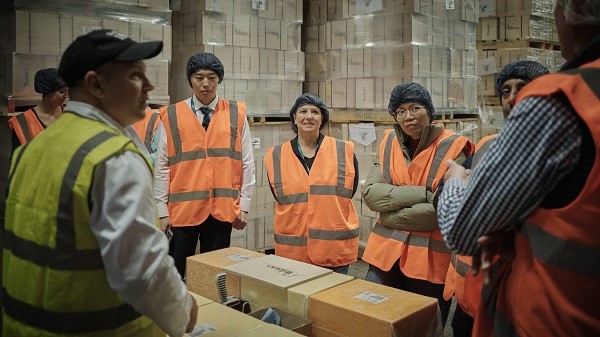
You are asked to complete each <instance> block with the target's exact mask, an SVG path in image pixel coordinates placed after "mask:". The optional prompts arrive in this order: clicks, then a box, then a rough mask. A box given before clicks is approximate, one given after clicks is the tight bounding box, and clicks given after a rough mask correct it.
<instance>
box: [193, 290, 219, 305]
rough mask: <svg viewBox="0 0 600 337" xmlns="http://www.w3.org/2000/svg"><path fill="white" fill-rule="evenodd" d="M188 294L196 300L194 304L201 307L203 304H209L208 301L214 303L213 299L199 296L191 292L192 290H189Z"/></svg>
mask: <svg viewBox="0 0 600 337" xmlns="http://www.w3.org/2000/svg"><path fill="white" fill-rule="evenodd" d="M190 294H191V295H192V297H194V299H195V300H196V304H197V305H198V306H199V307H201V306H203V305H207V304H210V303H214V301H213V300H210V299H208V298H206V297H204V296H200V295H198V294H196V293H193V292H190Z"/></svg>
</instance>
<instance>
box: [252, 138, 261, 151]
mask: <svg viewBox="0 0 600 337" xmlns="http://www.w3.org/2000/svg"><path fill="white" fill-rule="evenodd" d="M252 148H253V149H260V138H252Z"/></svg>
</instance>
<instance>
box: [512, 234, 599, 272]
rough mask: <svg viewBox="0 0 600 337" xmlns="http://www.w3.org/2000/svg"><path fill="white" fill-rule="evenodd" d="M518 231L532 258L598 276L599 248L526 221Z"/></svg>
mask: <svg viewBox="0 0 600 337" xmlns="http://www.w3.org/2000/svg"><path fill="white" fill-rule="evenodd" d="M519 232H520V233H521V234H523V236H525V237H526V238H527V239H528V242H529V245H530V246H531V254H532V255H533V257H534V258H536V259H538V260H541V261H542V262H544V263H547V264H551V265H554V266H557V267H559V268H562V269H566V270H570V271H572V272H575V273H580V274H586V275H591V276H596V277H597V276H600V263H598V261H600V249H599V248H594V247H590V246H585V245H582V244H580V243H577V242H573V241H569V240H565V239H563V238H560V237H557V236H555V235H553V234H551V233H548V232H546V231H544V230H543V229H541V228H540V227H538V226H535V225H533V224H531V223H527V222H525V223H524V224H523V226H522V227H521V229H519Z"/></svg>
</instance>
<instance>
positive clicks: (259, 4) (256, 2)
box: [252, 0, 267, 11]
mask: <svg viewBox="0 0 600 337" xmlns="http://www.w3.org/2000/svg"><path fill="white" fill-rule="evenodd" d="M252 9H258V10H259V11H264V10H267V0H252Z"/></svg>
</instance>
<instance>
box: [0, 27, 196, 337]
mask: <svg viewBox="0 0 600 337" xmlns="http://www.w3.org/2000/svg"><path fill="white" fill-rule="evenodd" d="M161 50H162V42H160V41H154V42H145V43H136V42H135V41H133V40H131V39H129V38H127V37H125V36H122V35H119V34H117V33H115V32H113V31H109V30H97V31H94V32H91V33H89V34H87V35H84V36H80V37H78V38H77V39H76V40H75V41H74V42H73V43H72V44H71V45H70V46H69V47H68V48H67V49H66V50H65V52H64V54H63V56H62V59H61V63H60V67H59V74H60V75H61V77H62V78H63V79H64V81H65V82H66V83H67V85H68V86H69V88H70V94H71V100H70V102H69V103H68V104H67V106H66V108H65V112H64V113H63V115H62V116H61V118H60V119H58V120H57V121H56V122H55V123H54V124H53V125H52V127H50V128H48V129H47V130H45V131H44V132H43V133H41V134H40V135H39V136H38V137H36V138H35V139H33V140H32V141H31V142H30V143H28V144H27V145H26V146H24V147H22V148H19V149H17V151H16V153H15V155H14V157H13V163H12V168H11V173H10V180H9V193H8V198H7V209H6V221H5V223H4V234H3V251H2V253H3V256H4V264H3V270H2V272H3V279H2V288H3V297H2V309H3V327H2V329H3V330H2V335H3V336H32V335H41V334H43V335H44V336H64V335H80V334H81V335H92V334H93V335H98V336H100V335H106V336H109V335H110V336H114V335H127V336H157V335H159V334H162V335H164V332H166V333H168V334H169V335H170V336H182V335H183V334H184V332H185V331H191V330H192V328H193V326H194V324H195V321H196V311H197V307H196V305H195V301H194V299H193V297H192V296H191V295H190V294H188V293H187V291H186V288H185V285H184V284H183V283H182V282H181V280H180V278H179V275H178V273H177V270H176V269H175V268H174V267H173V260H172V258H171V257H170V256H169V255H168V247H167V245H168V243H167V239H166V238H165V236H164V234H163V233H162V232H161V231H160V230H159V229H158V218H157V216H156V208H155V202H154V199H153V193H152V174H151V168H150V165H149V163H148V162H147V161H146V160H145V159H144V157H143V156H142V155H141V154H140V152H139V150H138V148H137V147H136V146H135V145H134V144H133V143H132V141H131V140H130V139H129V138H127V137H126V136H125V135H124V131H123V129H124V127H125V126H127V125H129V124H131V123H133V122H135V121H136V120H138V119H140V118H143V116H144V109H145V108H146V101H147V100H148V92H149V91H150V90H152V89H154V87H153V86H152V84H150V82H149V81H148V78H147V77H146V75H145V71H146V66H145V64H144V62H143V61H142V60H144V59H148V58H152V57H154V56H156V55H157V54H158V53H160V51H161ZM159 328H160V329H159ZM161 329H162V330H163V331H164V332H162V333H161V332H160V330H161Z"/></svg>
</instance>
